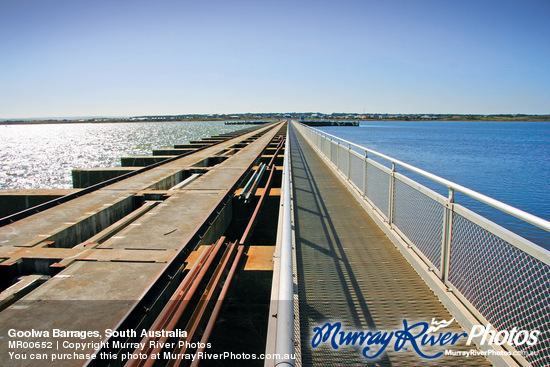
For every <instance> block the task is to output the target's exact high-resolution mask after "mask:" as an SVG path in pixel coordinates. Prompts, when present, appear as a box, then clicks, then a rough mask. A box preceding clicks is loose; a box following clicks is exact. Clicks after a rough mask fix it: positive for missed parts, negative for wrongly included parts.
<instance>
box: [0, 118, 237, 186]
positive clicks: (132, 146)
mask: <svg viewBox="0 0 550 367" xmlns="http://www.w3.org/2000/svg"><path fill="white" fill-rule="evenodd" d="M244 127H245V126H244V125H224V123H223V122H219V121H212V122H210V121H208V122H205V121H185V122H181V121H171V122H149V123H147V122H142V123H104V124H87V123H83V124H47V125H4V126H0V189H38V188H72V177H71V170H72V169H73V168H90V167H114V166H120V158H121V157H123V156H136V155H151V154H152V152H153V149H159V148H168V147H173V146H174V144H184V143H187V142H188V141H190V140H197V139H200V138H202V137H206V136H212V135H218V134H223V133H226V132H230V131H235V130H239V129H242V128H244Z"/></svg>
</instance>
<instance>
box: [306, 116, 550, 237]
mask: <svg viewBox="0 0 550 367" xmlns="http://www.w3.org/2000/svg"><path fill="white" fill-rule="evenodd" d="M308 129H310V130H312V131H315V132H317V133H318V134H320V135H321V136H325V137H327V138H329V140H334V141H339V142H341V143H344V144H347V145H348V147H352V146H353V147H355V148H357V149H359V150H361V151H363V152H365V153H370V154H373V155H375V156H377V157H380V158H382V159H385V160H387V161H388V162H390V163H392V164H395V165H397V166H401V167H403V168H406V169H407V170H409V171H411V172H414V173H417V174H419V175H421V176H424V177H426V178H428V179H430V180H432V181H434V182H437V183H439V184H441V185H443V186H447V187H448V188H449V189H450V190H454V191H456V192H460V193H462V194H464V195H467V196H469V197H471V198H472V199H475V200H477V201H480V202H482V203H484V204H487V205H489V206H492V207H493V208H496V209H498V210H500V211H502V212H504V213H507V214H510V215H512V216H514V217H516V218H519V219H521V220H523V221H525V222H527V223H530V224H532V225H534V226H536V227H539V228H542V229H544V230H545V231H549V232H550V221H547V220H545V219H543V218H540V217H537V216H535V215H533V214H530V213H527V212H525V211H523V210H521V209H518V208H515V207H513V206H511V205H508V204H506V203H503V202H501V201H498V200H495V199H493V198H491V197H489V196H486V195H483V194H481V193H479V192H477V191H474V190H471V189H469V188H467V187H464V186H462V185H459V184H456V183H454V182H452V181H449V180H446V179H444V178H442V177H439V176H437V175H434V174H433V173H430V172H426V171H424V170H422V169H420V168H418V167H415V166H412V165H410V164H407V163H405V162H402V161H400V160H398V159H395V158H392V157H390V156H387V155H385V154H382V153H379V152H377V151H375V150H372V149H368V148H365V147H363V146H361V145H358V144H355V143H352V142H350V141H347V140H344V139H341V138H339V137H337V136H335V135H332V134H329V133H326V132H324V131H321V130H319V129H315V128H313V127H311V126H308Z"/></svg>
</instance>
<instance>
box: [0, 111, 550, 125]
mask: <svg viewBox="0 0 550 367" xmlns="http://www.w3.org/2000/svg"><path fill="white" fill-rule="evenodd" d="M280 118H293V119H297V120H302V121H311V120H318V119H338V120H342V121H384V120H385V121H525V122H536V121H550V114H549V115H525V114H498V115H473V114H386V113H363V114H359V113H332V114H322V113H311V112H307V113H297V112H293V113H263V114H231V115H229V114H207V115H197V114H192V115H158V116H156V115H151V116H135V117H115V118H111V117H90V118H67V119H5V120H2V119H0V125H22V124H59V123H114V122H159V121H235V120H236V121H239V120H240V121H243V122H249V123H250V122H253V121H254V120H262V122H263V123H265V120H269V119H274V120H275V119H280Z"/></svg>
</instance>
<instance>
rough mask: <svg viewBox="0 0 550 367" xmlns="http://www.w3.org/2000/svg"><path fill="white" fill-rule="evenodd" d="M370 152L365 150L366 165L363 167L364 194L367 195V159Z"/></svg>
mask: <svg viewBox="0 0 550 367" xmlns="http://www.w3.org/2000/svg"><path fill="white" fill-rule="evenodd" d="M367 155H368V153H367V151H366V150H365V165H364V168H363V196H364V197H367V165H368V164H367V159H368V156H367Z"/></svg>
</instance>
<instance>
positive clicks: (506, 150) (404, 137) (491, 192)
mask: <svg viewBox="0 0 550 367" xmlns="http://www.w3.org/2000/svg"><path fill="white" fill-rule="evenodd" d="M321 130H323V131H325V132H327V133H330V134H333V135H336V136H338V137H340V138H342V139H345V140H349V141H351V142H354V143H356V144H359V145H362V146H365V147H367V148H370V149H372V150H375V151H378V152H380V153H384V154H386V155H389V156H391V157H393V158H396V159H398V160H401V161H403V162H406V163H409V164H412V165H413V166H416V167H418V168H421V169H423V170H425V171H428V172H431V173H433V174H436V175H438V176H440V177H443V178H445V179H448V180H450V181H453V182H455V183H457V184H460V185H462V186H465V187H468V188H470V189H473V190H475V191H478V192H480V193H482V194H484V195H487V196H490V197H492V198H495V199H497V200H499V201H502V202H504V203H506V204H509V205H512V206H514V207H516V208H519V209H522V210H524V211H526V212H528V213H531V214H534V215H536V216H539V217H541V218H544V219H546V220H549V219H550V196H549V195H548V190H549V189H550V187H549V183H550V122H478V121H475V122H474V121H472V122H463V121H460V122H455V121H452V122H440V121H419V122H409V121H395V122H376V121H369V122H361V124H360V126H359V127H323V128H321ZM414 179H417V177H414ZM422 183H423V184H425V185H426V184H427V182H426V180H422ZM428 186H430V188H432V189H434V190H436V191H438V192H440V193H441V194H444V195H445V196H446V195H447V191H446V189H444V188H443V187H437V186H438V185H433V184H432V185H429V184H428ZM457 201H458V202H460V203H462V204H464V205H465V206H467V207H468V208H470V209H472V210H473V211H475V212H477V213H479V214H481V215H483V216H486V217H488V218H489V219H491V220H493V221H494V222H497V223H498V224H501V225H503V226H505V227H507V228H509V229H511V230H513V231H514V232H516V233H518V234H520V235H522V236H524V237H526V238H528V239H530V240H532V241H533V242H535V243H538V244H539V245H541V246H543V247H546V248H550V235H549V234H548V233H547V232H544V231H541V230H539V229H537V228H535V227H532V226H530V225H528V224H525V223H522V222H520V221H519V220H517V219H516V218H513V217H510V216H508V215H506V214H503V213H499V212H497V211H496V210H494V209H493V208H490V207H488V206H486V205H484V204H481V203H479V202H477V201H475V200H471V199H469V198H467V197H464V196H458V197H457Z"/></svg>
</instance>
